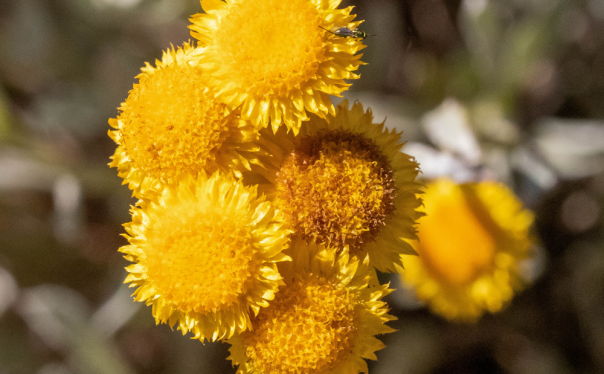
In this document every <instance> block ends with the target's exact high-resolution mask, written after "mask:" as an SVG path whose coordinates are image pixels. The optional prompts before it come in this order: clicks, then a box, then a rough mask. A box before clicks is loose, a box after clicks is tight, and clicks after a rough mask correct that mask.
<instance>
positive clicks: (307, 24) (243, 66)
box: [190, 0, 365, 132]
mask: <svg viewBox="0 0 604 374" xmlns="http://www.w3.org/2000/svg"><path fill="white" fill-rule="evenodd" d="M339 4H340V0H330V1H325V0H287V1H283V0H263V1H245V0H226V1H221V0H202V1H201V6H202V7H203V9H204V11H205V13H202V14H197V15H195V16H193V18H191V21H192V23H193V24H192V25H191V26H190V28H191V29H192V30H193V32H192V35H193V36H194V37H195V38H197V39H199V45H200V46H202V47H205V49H204V51H203V52H202V53H201V56H200V64H201V65H202V66H203V67H204V68H205V69H206V70H207V72H208V75H211V76H212V77H213V78H212V79H211V80H210V82H211V85H212V87H214V88H215V89H216V92H217V93H218V95H219V98H220V99H221V100H223V101H224V102H225V103H227V104H228V105H229V107H231V108H235V107H238V106H239V105H240V104H243V106H242V109H241V115H242V117H243V118H246V119H249V120H251V121H252V123H254V125H255V126H256V127H257V128H261V127H266V126H267V125H268V124H269V120H270V123H271V124H272V127H273V129H274V131H276V129H277V128H278V127H279V126H280V125H281V124H282V123H285V125H286V126H287V127H288V128H289V129H292V130H293V131H294V132H297V131H298V130H299V128H300V126H301V121H305V120H307V119H308V117H307V114H306V113H307V111H308V112H310V113H315V114H318V115H319V116H322V117H324V116H325V115H326V114H328V113H330V114H333V113H334V108H333V105H332V104H331V101H330V99H329V95H336V96H340V93H341V92H342V91H344V90H346V89H347V88H348V86H350V84H348V83H346V82H345V81H344V80H345V79H356V78H358V77H359V75H357V74H355V73H353V72H354V71H355V70H357V68H358V66H359V65H360V64H362V62H361V61H360V60H359V59H360V57H361V55H356V53H357V52H358V51H360V50H361V49H363V48H365V47H364V45H363V44H362V41H361V39H359V38H344V37H339V36H336V35H334V34H331V33H329V32H328V31H326V30H323V29H322V28H321V27H324V28H325V29H327V30H338V29H340V28H345V27H346V28H349V29H355V28H356V27H357V26H358V25H359V24H360V23H361V22H353V19H354V17H355V16H354V15H351V14H350V12H351V10H352V7H348V8H345V9H336V8H337V6H338V5H339Z"/></svg>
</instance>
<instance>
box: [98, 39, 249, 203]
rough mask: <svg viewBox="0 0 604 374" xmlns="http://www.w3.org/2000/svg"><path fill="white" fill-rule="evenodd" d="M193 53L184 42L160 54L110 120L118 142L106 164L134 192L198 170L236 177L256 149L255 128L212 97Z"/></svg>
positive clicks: (203, 73) (192, 49) (246, 166)
mask: <svg viewBox="0 0 604 374" xmlns="http://www.w3.org/2000/svg"><path fill="white" fill-rule="evenodd" d="M193 54H194V48H193V46H191V45H190V44H188V43H185V44H184V46H183V47H182V48H179V49H178V50H174V49H172V50H168V51H166V52H164V54H163V57H162V61H157V62H156V64H157V67H156V68H153V67H152V66H151V65H149V64H147V65H146V67H145V68H143V69H142V73H141V74H140V75H139V76H138V79H139V83H138V84H135V85H134V88H133V89H132V90H131V91H130V94H129V95H128V98H127V99H126V102H124V103H122V105H121V107H120V112H121V113H120V115H119V116H118V117H117V119H111V120H110V121H109V123H110V124H111V126H112V127H113V128H115V129H116V130H115V131H109V136H110V137H111V138H112V139H113V140H114V141H115V142H116V143H117V144H118V148H117V150H116V151H115V154H114V155H113V157H112V159H113V161H112V162H111V163H110V166H112V167H117V168H118V173H119V176H120V177H122V178H124V184H126V183H127V184H128V185H129V187H130V188H131V189H133V190H134V192H135V194H137V195H138V193H139V192H145V191H146V190H149V189H151V188H153V187H157V185H158V183H159V182H163V183H168V184H172V183H174V182H176V181H177V180H178V179H179V178H182V177H183V176H185V175H193V176H195V175H197V173H199V172H200V171H202V170H205V171H206V172H209V173H212V172H214V171H216V170H219V169H220V170H223V171H229V170H232V171H233V172H234V173H235V174H236V175H237V176H240V175H241V171H244V170H246V169H247V168H249V161H248V160H247V159H246V157H244V156H248V155H249V154H250V153H249V152H254V151H255V150H256V148H257V147H255V146H254V145H253V144H252V143H251V142H252V141H253V140H254V139H255V138H256V137H257V133H256V130H255V129H254V128H253V126H251V124H250V123H249V122H248V121H243V120H241V119H240V118H239V117H238V116H237V115H236V113H230V112H229V110H228V109H227V107H226V105H224V104H220V103H218V102H216V101H215V100H214V94H213V93H212V92H211V91H210V90H209V89H208V88H207V86H206V83H205V82H204V79H205V78H204V76H205V75H207V73H206V72H204V71H203V70H201V69H200V68H199V66H196V65H195V63H194V61H193V57H192V56H193ZM251 159H252V160H253V157H252V158H251Z"/></svg>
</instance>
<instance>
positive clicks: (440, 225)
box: [418, 185, 496, 285]
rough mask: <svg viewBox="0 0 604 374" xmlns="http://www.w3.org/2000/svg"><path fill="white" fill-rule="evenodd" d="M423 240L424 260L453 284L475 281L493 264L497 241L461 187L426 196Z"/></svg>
mask: <svg viewBox="0 0 604 374" xmlns="http://www.w3.org/2000/svg"><path fill="white" fill-rule="evenodd" d="M432 187H433V188H439V186H438V185H434V186H432ZM445 187H446V188H449V187H447V186H445ZM427 193H428V194H430V191H429V190H428V192H427ZM419 237H420V242H419V249H418V252H419V256H420V257H419V258H420V260H422V261H423V262H424V264H425V265H426V268H427V269H428V270H429V271H430V272H431V273H432V274H433V275H434V276H435V277H437V278H440V279H442V280H444V281H445V282H447V283H450V284H452V285H461V284H468V283H470V282H472V281H473V280H475V279H476V278H477V277H478V276H480V274H481V273H482V272H484V271H485V270H487V269H488V268H489V266H491V265H492V264H493V260H494V256H495V252H496V243H495V238H494V237H493V235H492V233H490V232H489V231H488V230H487V229H486V228H485V226H484V225H483V224H482V223H481V221H480V220H479V218H478V217H477V215H476V214H475V213H474V212H473V211H472V208H471V207H470V205H469V204H468V202H467V200H466V199H465V198H464V195H463V192H462V191H461V189H459V188H455V189H452V190H450V191H443V192H441V193H434V196H426V216H425V217H423V218H422V219H421V220H420V224H419Z"/></svg>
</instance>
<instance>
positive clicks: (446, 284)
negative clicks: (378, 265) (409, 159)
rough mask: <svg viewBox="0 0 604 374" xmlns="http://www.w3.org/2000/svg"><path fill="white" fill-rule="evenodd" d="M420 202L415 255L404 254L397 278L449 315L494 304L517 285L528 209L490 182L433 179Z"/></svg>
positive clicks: (468, 316)
mask: <svg viewBox="0 0 604 374" xmlns="http://www.w3.org/2000/svg"><path fill="white" fill-rule="evenodd" d="M424 200H425V212H426V216H425V217H424V218H422V219H421V220H420V225H419V242H415V243H414V247H415V249H416V250H417V252H418V253H419V257H415V256H406V257H405V271H404V272H403V273H402V280H403V281H404V283H405V284H406V285H407V286H410V287H413V288H415V291H416V293H417V296H418V297H419V298H420V299H422V300H425V301H426V302H427V303H428V305H429V306H430V308H431V309H432V310H433V311H434V312H435V313H438V314H440V315H442V316H444V317H446V318H448V319H451V320H461V321H473V320H476V319H477V318H478V317H480V316H481V315H482V314H483V313H484V312H491V313H494V312H497V311H499V310H500V309H502V308H503V307H504V306H505V305H506V304H507V303H508V302H509V301H510V300H511V299H512V297H513V296H514V290H518V289H519V288H520V287H521V286H522V282H521V277H520V274H519V269H518V262H519V261H520V260H523V259H527V258H528V257H529V256H530V248H531V246H532V243H533V240H532V236H531V234H530V231H529V229H530V226H531V224H532V222H533V213H532V212H531V211H529V210H525V209H523V208H522V204H521V202H520V201H519V200H518V199H517V198H516V196H515V195H514V193H513V192H512V191H510V190H509V189H508V188H507V187H505V186H504V185H503V184H500V183H495V182H480V183H467V184H456V183H454V182H452V181H450V180H438V181H435V182H432V183H431V184H429V185H428V188H427V191H426V193H425V195H424Z"/></svg>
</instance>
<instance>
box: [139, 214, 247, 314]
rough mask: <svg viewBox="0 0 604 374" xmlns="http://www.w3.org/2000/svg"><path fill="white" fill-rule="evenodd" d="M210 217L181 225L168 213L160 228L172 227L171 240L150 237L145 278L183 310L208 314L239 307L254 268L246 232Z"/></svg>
mask: <svg viewBox="0 0 604 374" xmlns="http://www.w3.org/2000/svg"><path fill="white" fill-rule="evenodd" d="M212 213H213V214H210V213H207V212H206V213H205V214H203V216H200V217H189V218H187V221H188V222H189V223H188V224H187V225H183V224H182V220H183V217H182V212H180V214H181V215H177V213H175V214H170V213H169V212H168V214H167V216H166V217H164V218H163V219H162V226H165V227H171V230H170V235H167V236H166V235H161V236H159V237H153V233H154V232H162V231H163V230H155V231H152V232H150V234H149V236H150V237H149V238H148V239H149V246H148V249H147V250H146V259H145V260H146V265H147V275H148V277H149V279H150V280H151V281H152V282H153V284H154V286H155V287H156V289H157V291H158V294H160V295H162V297H164V298H165V300H166V301H168V302H169V303H171V304H172V305H175V306H176V307H178V308H179V309H180V310H183V311H192V312H198V313H206V312H209V311H216V310H220V309H224V308H226V307H228V306H230V305H232V304H233V303H235V302H237V297H238V296H239V295H241V294H242V293H245V291H246V282H248V279H249V277H250V272H251V269H253V267H254V265H255V264H253V263H252V262H253V261H252V259H253V258H254V253H255V250H254V247H253V245H252V243H251V240H250V229H249V227H247V226H245V225H241V224H240V223H239V221H238V220H236V219H230V218H225V217H223V216H222V215H221V214H220V212H212ZM191 222H196V223H195V224H191Z"/></svg>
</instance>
